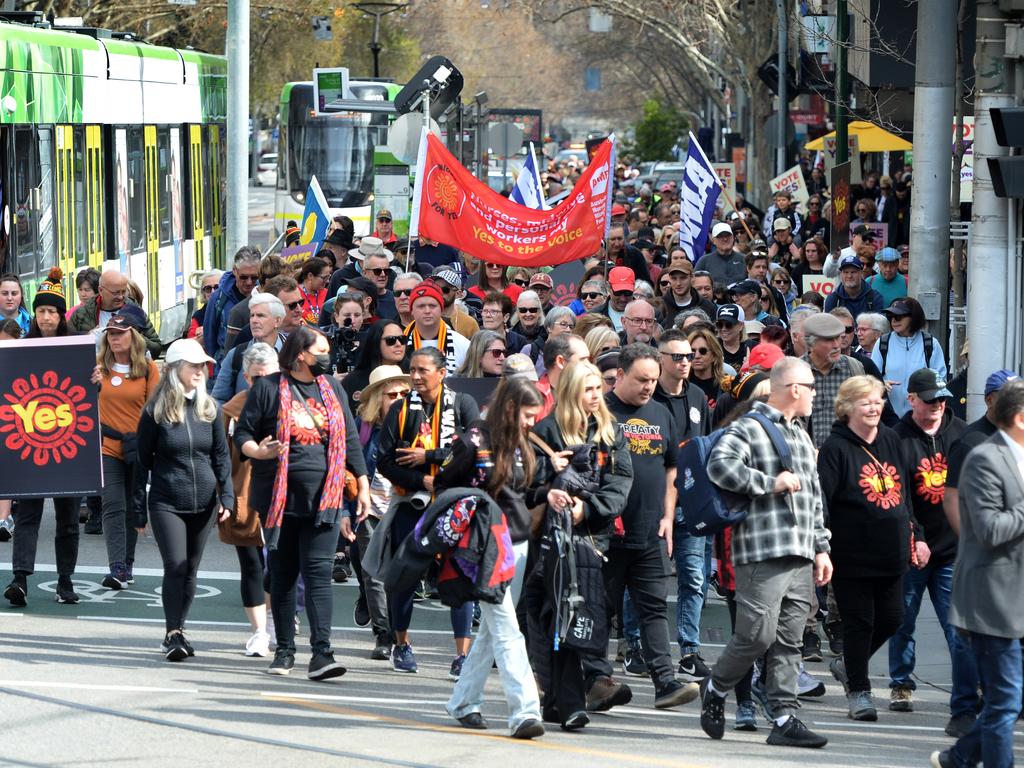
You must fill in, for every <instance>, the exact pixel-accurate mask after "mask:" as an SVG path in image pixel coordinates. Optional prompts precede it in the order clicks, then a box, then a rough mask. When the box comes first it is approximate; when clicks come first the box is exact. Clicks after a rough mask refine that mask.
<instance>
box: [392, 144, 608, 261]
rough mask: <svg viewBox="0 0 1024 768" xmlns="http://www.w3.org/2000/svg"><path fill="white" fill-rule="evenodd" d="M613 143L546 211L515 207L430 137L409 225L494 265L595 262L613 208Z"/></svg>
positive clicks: (603, 147) (604, 146)
mask: <svg viewBox="0 0 1024 768" xmlns="http://www.w3.org/2000/svg"><path fill="white" fill-rule="evenodd" d="M612 153H613V145H612V142H610V141H605V142H604V143H603V144H602V145H601V147H600V148H599V149H598V150H597V152H596V153H595V154H594V159H593V161H592V162H591V163H590V165H589V166H587V169H586V171H584V173H583V175H582V176H580V179H579V181H578V182H576V186H575V187H573V190H572V193H571V194H570V195H569V196H568V197H567V198H566V199H565V200H564V201H563V202H562V203H561V204H559V205H558V206H556V207H555V208H553V209H551V210H549V211H538V210H534V209H533V208H526V207H524V206H522V205H519V204H518V203H513V202H512V201H511V200H509V199H508V198H507V197H503V196H501V195H499V194H498V193H497V192H495V191H494V190H493V189H491V188H490V187H488V186H487V185H486V184H484V183H483V182H481V181H479V180H477V179H476V178H475V177H474V176H473V174H471V173H470V172H469V171H467V170H466V169H465V168H463V167H462V166H461V165H460V164H459V162H458V161H457V160H456V159H455V157H454V156H453V155H452V154H451V153H450V152H449V151H448V150H447V149H445V147H444V145H443V144H441V142H440V140H439V139H438V138H437V137H436V136H434V135H433V134H427V140H426V142H425V143H424V144H421V146H420V158H419V162H418V163H417V170H416V191H415V193H414V194H413V216H412V225H413V227H414V228H415V227H416V224H417V222H418V224H419V228H418V230H417V231H416V232H415V234H419V235H421V236H423V237H426V238H428V239H430V240H437V241H438V242H441V243H446V244H448V245H451V246H453V247H455V248H458V249H459V250H462V251H465V252H466V253H469V254H472V255H473V256H476V257H477V258H478V259H481V260H483V261H486V262H490V263H491V264H501V265H504V266H516V267H545V266H548V267H550V266H555V265H556V264H564V263H565V262H568V261H573V260H574V259H582V258H586V257H588V256H593V255H594V254H595V253H596V252H597V251H598V250H599V249H600V247H601V240H602V238H603V237H604V232H605V223H606V222H607V220H608V216H609V214H610V209H611V171H612V163H613V162H614V161H613V156H612Z"/></svg>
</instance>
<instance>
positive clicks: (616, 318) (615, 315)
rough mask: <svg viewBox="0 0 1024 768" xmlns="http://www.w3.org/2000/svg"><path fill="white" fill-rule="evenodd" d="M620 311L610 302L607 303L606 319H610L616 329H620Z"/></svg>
mask: <svg viewBox="0 0 1024 768" xmlns="http://www.w3.org/2000/svg"><path fill="white" fill-rule="evenodd" d="M622 314H623V313H622V312H619V311H618V310H617V309H615V308H614V307H613V306H612V305H611V304H609V305H608V319H609V320H611V321H612V325H614V326H615V330H616V331H621V330H622Z"/></svg>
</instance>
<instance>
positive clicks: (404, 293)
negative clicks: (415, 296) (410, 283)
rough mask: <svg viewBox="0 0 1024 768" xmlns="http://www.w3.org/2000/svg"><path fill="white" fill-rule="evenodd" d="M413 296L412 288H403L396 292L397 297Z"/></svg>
mask: <svg viewBox="0 0 1024 768" xmlns="http://www.w3.org/2000/svg"><path fill="white" fill-rule="evenodd" d="M411 295H412V288H403V289H402V290H400V291H395V296H403V297H404V296H411Z"/></svg>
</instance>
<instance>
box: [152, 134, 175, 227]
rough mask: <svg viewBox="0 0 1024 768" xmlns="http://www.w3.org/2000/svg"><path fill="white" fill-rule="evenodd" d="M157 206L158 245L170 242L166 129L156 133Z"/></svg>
mask: <svg viewBox="0 0 1024 768" xmlns="http://www.w3.org/2000/svg"><path fill="white" fill-rule="evenodd" d="M156 164H157V171H156V178H157V206H158V212H159V218H160V244H161V245H167V244H168V243H170V242H171V206H170V201H169V197H170V195H169V191H170V172H171V137H170V135H169V134H168V132H167V129H166V128H157V131H156Z"/></svg>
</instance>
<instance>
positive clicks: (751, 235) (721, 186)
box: [689, 131, 755, 240]
mask: <svg viewBox="0 0 1024 768" xmlns="http://www.w3.org/2000/svg"><path fill="white" fill-rule="evenodd" d="M689 136H690V143H691V144H693V145H694V146H695V147H696V148H697V151H698V152H700V156H701V157H702V158H704V162H705V163H707V166H708V168H710V169H711V170H712V172H714V170H715V166H714V165H712V164H711V161H710V160H708V156H707V155H706V154H704V147H702V146H701V145H700V142H699V141H697V138H696V137H695V136H694V135H693V131H690V132H689ZM715 181H717V182H718V188H719V189H720V190H721V191H722V194H723V195H725V201H726V202H727V203H729V205H731V206H732V209H733V210H734V211H736V216H737V217H738V218H739V220H740V224H742V225H743V229H745V230H746V232H747V237H749V238H750V239H751V240H754V239H755V238H754V233H753V232H751V231H750V227H748V226H747V222H746V220H745V219H744V218H743V216H742V215H740V209H739V208H737V207H736V201H735V200H733V199H732V197H731V196H730V195H729V190H728V189H726V188H725V182H723V181H722V178H721V177H720V176H719V175H718V174H717V173H715Z"/></svg>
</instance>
